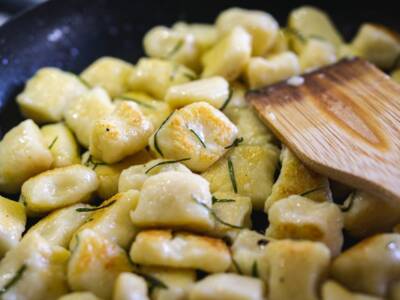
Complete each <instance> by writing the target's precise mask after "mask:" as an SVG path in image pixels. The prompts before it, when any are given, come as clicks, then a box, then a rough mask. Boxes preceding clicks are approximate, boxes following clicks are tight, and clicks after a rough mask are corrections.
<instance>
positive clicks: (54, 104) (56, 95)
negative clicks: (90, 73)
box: [17, 68, 87, 123]
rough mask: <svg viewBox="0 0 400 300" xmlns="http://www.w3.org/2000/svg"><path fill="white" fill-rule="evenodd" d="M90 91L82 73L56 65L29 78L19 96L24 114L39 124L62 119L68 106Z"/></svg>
mask: <svg viewBox="0 0 400 300" xmlns="http://www.w3.org/2000/svg"><path fill="white" fill-rule="evenodd" d="M86 90H87V87H86V86H85V85H84V84H83V83H82V82H81V80H80V79H79V77H78V76H76V75H74V74H72V73H68V72H63V71H61V70H59V69H56V68H43V69H40V70H39V71H37V72H36V74H35V75H34V76H33V77H32V78H31V79H30V80H28V82H27V83H26V86H25V89H24V90H23V91H22V93H21V94H19V95H18V96H17V103H18V105H19V108H20V110H21V112H22V114H23V115H24V116H25V117H27V118H30V119H33V120H34V121H35V122H37V123H48V122H58V121H61V120H62V118H63V113H64V109H65V107H66V105H68V103H69V102H71V101H73V100H74V99H75V98H76V97H78V96H80V95H81V94H83V93H84V92H85V91H86Z"/></svg>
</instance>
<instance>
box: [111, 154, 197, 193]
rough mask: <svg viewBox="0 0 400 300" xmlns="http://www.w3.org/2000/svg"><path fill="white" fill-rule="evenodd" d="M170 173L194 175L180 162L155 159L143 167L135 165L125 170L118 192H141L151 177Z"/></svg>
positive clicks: (120, 179)
mask: <svg viewBox="0 0 400 300" xmlns="http://www.w3.org/2000/svg"><path fill="white" fill-rule="evenodd" d="M168 171H176V172H182V173H192V172H191V171H190V170H189V169H188V168H187V167H186V166H185V165H184V164H182V163H180V162H179V160H171V159H154V160H152V161H149V162H147V163H145V164H143V165H135V166H131V167H130V168H127V169H125V170H123V171H122V173H121V176H120V177H119V183H118V191H119V192H126V191H128V190H132V189H134V190H138V191H140V190H141V189H142V187H143V184H144V182H145V181H146V180H147V179H148V178H149V177H151V176H153V175H156V174H159V173H163V172H168Z"/></svg>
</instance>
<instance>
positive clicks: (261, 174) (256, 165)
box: [202, 144, 279, 210]
mask: <svg viewBox="0 0 400 300" xmlns="http://www.w3.org/2000/svg"><path fill="white" fill-rule="evenodd" d="M278 157H279V150H278V148H276V147H275V146H273V145H271V144H265V145H239V146H237V147H234V148H233V149H232V150H231V152H229V153H228V154H227V155H226V156H225V157H223V158H222V159H220V160H219V161H218V162H217V163H215V164H214V165H213V166H211V167H210V168H209V169H208V170H207V171H205V172H204V173H202V176H203V177H204V178H205V179H207V180H208V182H209V183H210V189H211V192H212V193H215V192H234V193H237V194H239V195H242V196H247V197H250V198H251V201H252V204H253V208H254V209H256V210H262V209H263V207H264V202H265V199H266V198H267V197H268V196H269V195H270V193H271V188H272V184H273V180H274V173H275V170H276V168H277V166H278ZM260 182H262V184H260Z"/></svg>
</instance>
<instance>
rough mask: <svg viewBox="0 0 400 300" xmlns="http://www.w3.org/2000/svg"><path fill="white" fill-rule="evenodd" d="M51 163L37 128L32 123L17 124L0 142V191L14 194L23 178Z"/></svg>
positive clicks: (50, 157) (48, 151)
mask: <svg viewBox="0 0 400 300" xmlns="http://www.w3.org/2000/svg"><path fill="white" fill-rule="evenodd" d="M52 163H53V156H52V155H51V152H50V150H49V149H48V146H47V145H46V143H45V141H44V139H43V136H42V134H41V132H40V129H39V127H38V126H37V125H36V124H35V123H34V122H33V121H32V120H26V121H24V122H22V123H20V124H19V125H18V126H16V127H14V128H13V129H11V130H10V131H9V132H7V133H6V135H5V136H4V137H3V140H2V141H1V142H0V192H4V193H9V194H14V193H18V192H19V190H20V188H21V186H22V184H23V183H24V182H25V181H26V180H27V179H29V178H30V177H32V176H34V175H36V174H39V173H41V172H43V171H46V170H48V169H49V168H50V166H51V164H52ZM16 166H18V167H16Z"/></svg>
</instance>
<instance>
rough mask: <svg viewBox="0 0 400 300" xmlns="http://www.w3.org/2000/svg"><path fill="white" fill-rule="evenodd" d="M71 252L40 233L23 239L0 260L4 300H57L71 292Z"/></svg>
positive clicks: (0, 280)
mask: <svg viewBox="0 0 400 300" xmlns="http://www.w3.org/2000/svg"><path fill="white" fill-rule="evenodd" d="M68 258H69V252H68V251H67V250H65V249H64V248H61V247H58V246H51V245H50V244H49V243H47V242H46V241H45V240H44V239H43V238H42V237H40V235H38V234H34V235H31V236H30V237H29V238H26V239H23V240H22V241H21V243H19V244H18V245H17V246H16V247H15V248H13V249H11V250H10V251H8V252H7V254H6V256H5V257H4V258H3V259H2V260H1V262H0V287H1V288H0V290H1V299H2V300H16V299H29V300H53V299H58V297H60V296H61V295H63V294H65V293H67V292H68V285H67V281H66V279H65V271H66V266H67V262H68Z"/></svg>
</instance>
